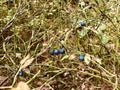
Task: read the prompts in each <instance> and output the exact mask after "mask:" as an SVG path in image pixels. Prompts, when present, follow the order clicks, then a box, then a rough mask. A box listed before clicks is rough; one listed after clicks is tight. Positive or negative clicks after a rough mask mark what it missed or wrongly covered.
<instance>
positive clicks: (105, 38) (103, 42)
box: [101, 33, 109, 44]
mask: <svg viewBox="0 0 120 90" xmlns="http://www.w3.org/2000/svg"><path fill="white" fill-rule="evenodd" d="M108 41H109V36H108V35H106V34H104V33H103V34H101V42H102V44H106V43H108Z"/></svg>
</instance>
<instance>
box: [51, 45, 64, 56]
mask: <svg viewBox="0 0 120 90" xmlns="http://www.w3.org/2000/svg"><path fill="white" fill-rule="evenodd" d="M64 53H65V48H64V47H63V48H60V49H54V50H50V54H51V55H58V54H64Z"/></svg>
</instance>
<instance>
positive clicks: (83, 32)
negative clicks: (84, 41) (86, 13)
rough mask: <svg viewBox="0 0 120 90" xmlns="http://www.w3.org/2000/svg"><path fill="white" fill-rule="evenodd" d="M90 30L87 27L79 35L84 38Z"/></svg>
mask: <svg viewBox="0 0 120 90" xmlns="http://www.w3.org/2000/svg"><path fill="white" fill-rule="evenodd" d="M88 31H89V30H88V29H85V28H84V29H83V30H82V31H81V32H80V33H79V37H80V38H83V37H84V36H85V35H87V33H88Z"/></svg>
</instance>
